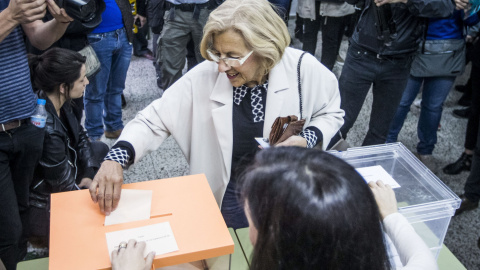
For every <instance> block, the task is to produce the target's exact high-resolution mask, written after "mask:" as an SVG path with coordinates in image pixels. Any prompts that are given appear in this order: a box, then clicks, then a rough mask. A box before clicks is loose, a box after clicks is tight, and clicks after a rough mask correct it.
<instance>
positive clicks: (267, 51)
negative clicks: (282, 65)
mask: <svg viewBox="0 0 480 270" xmlns="http://www.w3.org/2000/svg"><path fill="white" fill-rule="evenodd" d="M228 30H233V31H235V32H237V33H239V34H240V35H241V36H242V37H243V39H244V41H245V45H246V46H247V48H249V49H250V50H253V52H254V53H255V54H256V55H257V56H258V57H260V59H262V60H261V65H262V66H263V68H264V70H265V74H267V73H268V72H270V70H271V69H272V68H273V67H274V66H275V65H276V64H277V63H278V62H279V61H280V59H281V58H282V56H283V52H284V51H285V48H286V47H287V46H288V45H289V44H290V34H289V33H288V29H287V26H286V25H285V22H284V21H283V20H282V19H281V18H280V16H279V15H278V14H277V12H276V7H275V6H273V5H272V4H270V3H269V2H268V1H267V0H227V1H225V2H224V3H223V4H221V5H220V6H219V7H218V8H217V9H215V10H214V11H212V13H211V14H210V17H209V18H208V21H207V23H206V24H205V27H204V29H203V39H202V42H201V43H200V52H201V53H202V56H203V58H205V59H207V60H210V61H211V60H212V59H210V57H209V55H208V54H207V49H210V48H212V46H213V39H214V36H215V35H218V34H221V33H224V32H226V31H228Z"/></svg>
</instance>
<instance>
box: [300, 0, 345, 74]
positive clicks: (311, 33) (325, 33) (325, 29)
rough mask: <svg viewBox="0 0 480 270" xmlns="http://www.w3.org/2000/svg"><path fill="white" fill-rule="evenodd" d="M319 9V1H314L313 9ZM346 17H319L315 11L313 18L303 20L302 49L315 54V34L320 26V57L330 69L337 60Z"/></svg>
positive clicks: (316, 34)
mask: <svg viewBox="0 0 480 270" xmlns="http://www.w3.org/2000/svg"><path fill="white" fill-rule="evenodd" d="M319 9H320V2H319V1H315V10H319ZM345 18H346V17H321V16H320V15H319V14H318V12H316V13H315V20H310V19H305V20H304V25H305V28H304V33H303V48H302V50H304V51H306V52H309V53H310V54H311V55H315V49H316V48H317V36H318V31H319V30H320V27H321V28H322V59H321V62H322V64H323V65H324V66H326V67H327V68H328V69H330V70H332V69H333V66H334V65H335V61H336V60H337V54H338V50H339V49H340V44H341V43H342V38H343V34H344V33H345V27H346V19H345Z"/></svg>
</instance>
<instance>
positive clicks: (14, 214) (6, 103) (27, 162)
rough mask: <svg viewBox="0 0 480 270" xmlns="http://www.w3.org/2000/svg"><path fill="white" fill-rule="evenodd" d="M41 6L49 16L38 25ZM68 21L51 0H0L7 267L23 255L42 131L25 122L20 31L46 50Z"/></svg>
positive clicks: (28, 108) (25, 73) (29, 100)
mask: <svg viewBox="0 0 480 270" xmlns="http://www.w3.org/2000/svg"><path fill="white" fill-rule="evenodd" d="M47 8H48V10H49V11H50V13H51V14H52V15H53V17H54V18H55V19H53V20H51V21H49V22H47V23H43V22H42V21H41V20H40V19H42V18H43V17H44V16H45V12H46V9H47ZM72 20H73V19H72V18H71V17H69V16H68V15H67V14H66V12H65V10H64V9H60V8H59V7H58V6H57V5H56V4H55V2H54V1H52V0H48V1H44V0H39V1H32V0H11V1H9V0H0V67H2V68H1V70H0V153H1V155H0V205H1V208H2V210H1V211H0V260H1V261H2V262H3V264H4V265H5V267H6V269H7V270H10V269H15V268H16V264H17V262H18V261H20V260H22V259H23V258H24V257H25V255H26V253H27V241H26V235H27V230H26V228H27V226H26V225H27V224H28V208H29V206H28V205H29V203H28V200H29V186H30V183H31V181H32V178H33V169H34V168H35V165H36V164H37V162H38V159H39V158H40V155H41V154H42V144H43V132H44V131H43V129H41V128H37V127H36V126H34V125H33V124H31V123H30V116H32V115H33V113H34V112H35V109H36V100H37V97H36V95H35V94H34V93H33V90H32V85H31V83H30V73H29V68H28V62H27V54H26V49H25V42H24V37H23V34H22V30H23V33H25V35H26V36H27V38H28V39H29V40H30V42H31V43H32V44H33V45H34V46H35V47H37V48H39V49H46V48H48V47H49V46H50V45H52V43H54V42H55V41H56V40H58V39H59V38H60V37H61V36H62V35H63V33H64V32H65V29H67V26H68V25H69V23H70V22H71V21H72Z"/></svg>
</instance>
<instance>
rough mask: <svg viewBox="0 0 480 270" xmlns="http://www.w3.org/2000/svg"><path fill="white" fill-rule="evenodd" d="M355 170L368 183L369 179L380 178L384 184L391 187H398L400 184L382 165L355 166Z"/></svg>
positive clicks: (375, 179) (376, 179)
mask: <svg viewBox="0 0 480 270" xmlns="http://www.w3.org/2000/svg"><path fill="white" fill-rule="evenodd" d="M356 170H357V172H358V173H359V174H360V175H361V176H362V177H363V179H365V182H367V183H370V182H371V181H375V182H377V181H378V180H382V182H383V183H384V184H389V185H390V186H391V187H392V188H399V187H400V185H399V184H398V183H397V181H395V179H393V178H392V177H391V176H390V174H388V172H387V171H385V169H383V168H382V166H380V165H377V166H371V167H363V168H356Z"/></svg>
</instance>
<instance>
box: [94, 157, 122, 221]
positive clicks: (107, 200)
mask: <svg viewBox="0 0 480 270" xmlns="http://www.w3.org/2000/svg"><path fill="white" fill-rule="evenodd" d="M122 184H123V169H122V166H121V165H120V164H119V163H118V162H116V161H111V160H105V161H104V162H103V163H102V166H101V167H100V169H99V170H98V172H97V175H95V178H93V182H92V184H91V185H90V196H91V197H92V200H93V202H95V203H97V202H98V206H99V207H100V211H102V213H105V215H106V216H108V215H110V213H111V212H112V211H114V210H115V209H116V208H117V206H118V202H119V201H120V194H121V191H122Z"/></svg>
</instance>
